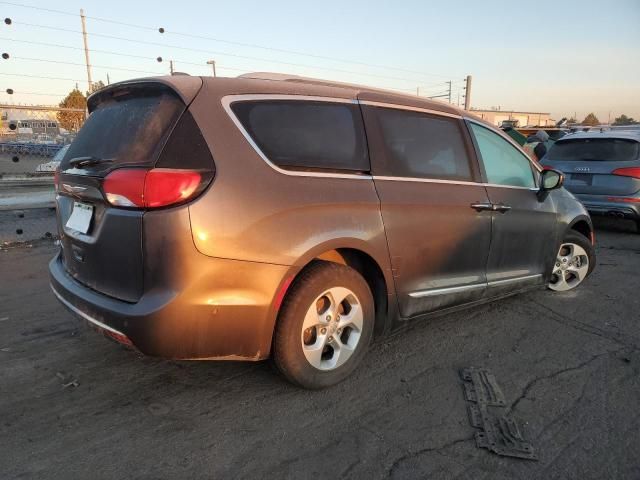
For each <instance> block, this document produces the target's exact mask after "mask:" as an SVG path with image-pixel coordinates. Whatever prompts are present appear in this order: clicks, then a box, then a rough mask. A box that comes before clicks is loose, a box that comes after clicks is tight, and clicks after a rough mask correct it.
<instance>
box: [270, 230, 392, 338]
mask: <svg viewBox="0 0 640 480" xmlns="http://www.w3.org/2000/svg"><path fill="white" fill-rule="evenodd" d="M384 255H387V256H386V258H387V259H388V254H387V253H386V252H384ZM382 258H383V260H382V261H380V259H379V255H376V253H375V252H372V251H371V249H370V248H369V246H368V244H367V243H366V242H364V241H362V240H358V239H343V240H342V241H339V242H329V243H326V244H322V245H318V246H316V247H315V248H313V249H311V250H309V251H308V252H307V253H306V254H305V255H303V256H302V257H300V259H299V260H298V262H296V265H294V266H293V267H292V269H293V272H292V274H291V275H290V277H289V280H288V281H287V282H286V283H287V284H286V287H285V289H286V290H287V291H288V289H289V287H290V285H291V284H292V283H293V282H295V280H296V278H298V277H299V275H300V274H301V273H302V272H303V271H304V270H305V269H306V268H307V267H308V266H309V265H311V264H312V263H313V262H333V263H338V264H341V265H347V266H349V267H351V268H353V269H354V270H356V271H357V272H358V273H360V275H362V277H363V278H364V279H365V281H366V282H367V284H368V285H369V288H370V289H371V293H372V295H373V299H374V303H375V312H376V318H375V326H374V336H375V337H378V336H380V335H382V334H384V333H386V332H388V331H389V330H390V329H391V324H392V321H393V310H392V309H393V305H395V303H394V300H393V299H394V298H395V292H394V290H393V278H392V277H391V269H390V267H389V264H388V260H387V262H386V263H385V262H384V259H385V257H384V256H383V257H382ZM285 295H286V293H284V294H283V295H282V296H283V297H284V296H285ZM279 306H280V305H278V309H277V310H278V311H276V322H277V315H278V314H279Z"/></svg>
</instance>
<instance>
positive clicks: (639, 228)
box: [636, 220, 640, 233]
mask: <svg viewBox="0 0 640 480" xmlns="http://www.w3.org/2000/svg"><path fill="white" fill-rule="evenodd" d="M636 233H640V220H636Z"/></svg>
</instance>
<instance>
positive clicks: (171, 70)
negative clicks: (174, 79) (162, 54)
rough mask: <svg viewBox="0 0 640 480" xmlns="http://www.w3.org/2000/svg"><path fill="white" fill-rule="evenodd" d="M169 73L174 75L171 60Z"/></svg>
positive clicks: (171, 61) (170, 61)
mask: <svg viewBox="0 0 640 480" xmlns="http://www.w3.org/2000/svg"><path fill="white" fill-rule="evenodd" d="M169 73H170V74H171V75H173V60H169Z"/></svg>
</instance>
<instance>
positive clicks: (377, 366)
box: [0, 220, 640, 480]
mask: <svg viewBox="0 0 640 480" xmlns="http://www.w3.org/2000/svg"><path fill="white" fill-rule="evenodd" d="M596 225H597V226H598V227H599V228H598V230H597V232H596V235H597V240H598V248H597V252H598V266H597V267H596V270H595V272H594V274H593V275H592V276H591V277H590V278H589V279H588V280H587V281H586V283H585V284H584V285H582V286H581V287H580V288H579V289H578V290H576V291H573V292H567V293H564V294H553V293H551V292H549V291H536V292H532V293H527V294H521V295H518V296H514V297H511V298H508V299H506V300H501V301H498V302H494V303H492V304H489V305H485V306H482V307H479V308H474V309H472V310H467V311H463V312H459V313H455V314H450V315H446V316H441V317H438V318H434V319H432V320H430V321H426V322H419V323H415V324H413V325H410V326H409V328H408V329H407V330H405V331H403V332H401V333H399V334H397V335H394V336H393V337H391V338H385V339H383V340H380V341H378V342H377V343H376V344H375V345H374V346H373V347H372V349H371V352H370V353H369V354H368V355H367V357H366V358H365V360H364V362H363V364H362V365H361V366H360V368H359V369H358V370H357V372H356V373H355V375H353V376H352V377H351V378H350V379H348V380H347V381H345V382H344V383H342V384H340V385H338V386H336V387H334V388H331V389H329V390H325V391H320V392H308V391H303V390H299V389H296V388H294V387H292V386H290V385H289V384H287V383H285V382H284V381H283V380H281V379H280V378H279V377H278V376H276V375H274V374H273V372H272V371H271V369H270V367H269V364H268V363H255V364H251V363H235V362H228V363H222V362H170V361H162V360H156V359H150V358H140V357H138V356H137V355H136V354H135V353H132V352H130V351H128V350H125V349H124V348H122V347H120V346H118V345H116V344H114V343H111V342H109V341H107V340H105V339H104V338H102V337H101V336H99V335H97V334H95V333H94V332H93V331H91V330H88V329H87V328H86V327H83V326H81V324H79V323H78V321H76V320H75V318H74V317H73V316H72V315H71V314H69V313H68V312H67V311H66V310H65V309H64V308H63V307H62V306H60V305H59V304H58V303H57V301H56V300H55V299H54V297H53V295H52V294H51V292H50V291H49V288H48V279H47V275H46V265H47V261H48V260H49V258H51V256H52V255H53V253H54V251H55V247H54V246H53V245H52V244H51V242H45V241H41V242H36V243H35V244H33V246H32V248H26V246H14V247H10V248H8V249H3V251H0V272H1V274H0V362H1V363H0V365H1V366H2V367H1V368H0V421H1V423H0V445H1V446H2V448H1V449H0V468H1V470H2V474H1V476H2V478H5V479H10V478H46V479H58V478H59V479H75V478H78V479H82V478H94V479H102V478H135V479H151V478H194V479H197V478H256V477H258V478H263V477H274V478H326V477H333V478H336V477H338V478H371V479H377V478H394V479H396V478H437V479H440V478H456V479H474V480H477V479H483V478H484V479H492V480H493V479H517V478H523V479H555V478H557V479H581V480H582V479H600V478H608V479H627V478H640V456H639V455H638V452H640V413H639V409H638V405H639V404H640V326H639V323H640V273H639V272H640V235H638V234H635V233H633V232H634V230H633V229H634V227H633V226H628V227H627V226H626V225H624V224H616V223H612V222H610V221H604V220H602V221H600V220H598V221H597V222H596ZM466 366H477V367H484V368H487V369H489V370H490V371H491V372H492V373H493V374H495V376H496V379H497V381H498V384H499V385H500V387H501V389H502V390H503V392H504V394H505V397H506V400H507V409H508V410H509V411H511V412H512V413H513V415H514V417H515V418H516V419H517V420H518V423H519V425H520V426H521V430H522V433H523V435H524V437H525V438H526V439H527V440H529V441H531V442H532V444H533V445H534V447H535V448H536V451H537V454H538V456H539V461H537V462H532V461H525V460H519V459H514V458H507V457H499V456H496V455H494V454H492V453H490V452H488V451H487V450H484V449H478V448H476V446H475V441H474V433H475V429H474V428H472V427H471V426H470V425H469V421H468V419H467V410H466V404H467V402H466V401H465V399H464V395H463V390H462V382H461V380H460V378H459V374H458V371H459V369H460V368H462V367H466ZM74 382H75V383H74Z"/></svg>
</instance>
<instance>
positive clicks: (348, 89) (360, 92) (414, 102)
mask: <svg viewBox="0 0 640 480" xmlns="http://www.w3.org/2000/svg"><path fill="white" fill-rule="evenodd" d="M207 79H208V80H207ZM203 80H204V81H205V82H207V81H209V82H211V81H215V80H216V79H215V78H212V77H205V78H203ZM235 80H236V81H238V82H243V81H246V82H251V81H261V82H265V84H266V83H267V82H268V83H272V82H278V83H280V82H283V84H284V83H287V84H290V85H292V86H293V84H296V85H306V86H307V87H311V88H313V87H317V89H318V90H321V91H322V94H321V95H324V94H325V93H326V92H327V90H326V89H330V90H332V91H333V92H334V94H335V95H336V96H347V97H351V98H358V99H359V100H363V101H371V102H380V103H394V104H400V105H407V106H413V107H417V108H425V109H430V110H437V111H441V112H446V113H452V114H457V115H461V116H466V115H467V113H468V112H467V111H466V110H463V109H461V108H457V107H454V106H453V105H450V104H448V103H445V102H441V101H439V100H432V99H428V98H424V97H418V96H417V95H407V94H403V93H399V92H396V91H393V90H386V89H382V88H375V87H369V86H366V85H359V84H353V83H344V82H336V81H333V80H322V79H318V78H311V77H301V76H298V75H288V74H282V73H270V72H254V73H246V74H243V75H240V76H239V77H236V79H235Z"/></svg>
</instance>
